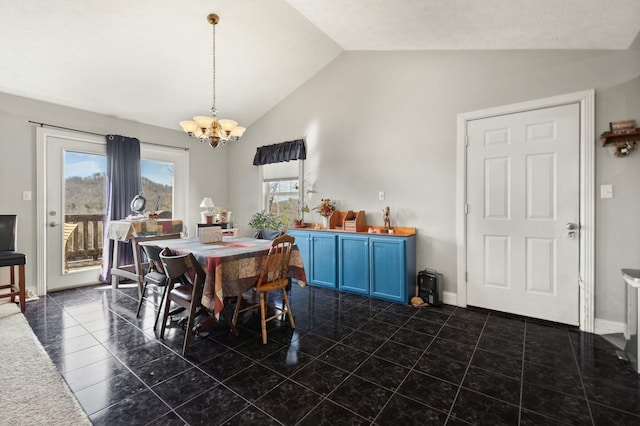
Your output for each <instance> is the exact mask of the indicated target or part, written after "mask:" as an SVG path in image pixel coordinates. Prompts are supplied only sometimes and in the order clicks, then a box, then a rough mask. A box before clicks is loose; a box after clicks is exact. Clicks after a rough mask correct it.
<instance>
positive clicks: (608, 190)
mask: <svg viewBox="0 0 640 426" xmlns="http://www.w3.org/2000/svg"><path fill="white" fill-rule="evenodd" d="M600 198H613V185H600Z"/></svg>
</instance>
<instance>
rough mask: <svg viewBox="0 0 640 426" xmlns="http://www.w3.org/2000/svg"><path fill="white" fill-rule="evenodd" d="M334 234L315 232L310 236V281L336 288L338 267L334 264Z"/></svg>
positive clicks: (335, 248) (335, 253)
mask: <svg viewBox="0 0 640 426" xmlns="http://www.w3.org/2000/svg"><path fill="white" fill-rule="evenodd" d="M336 239H337V237H336V235H335V234H328V233H327V234H325V233H317V234H314V235H313V236H312V237H311V262H312V264H311V283H312V284H316V285H320V286H323V287H328V288H336V286H337V282H336V281H337V277H338V271H337V269H338V267H337V264H336V259H337V258H338V256H336V255H337V247H336V244H337V243H336Z"/></svg>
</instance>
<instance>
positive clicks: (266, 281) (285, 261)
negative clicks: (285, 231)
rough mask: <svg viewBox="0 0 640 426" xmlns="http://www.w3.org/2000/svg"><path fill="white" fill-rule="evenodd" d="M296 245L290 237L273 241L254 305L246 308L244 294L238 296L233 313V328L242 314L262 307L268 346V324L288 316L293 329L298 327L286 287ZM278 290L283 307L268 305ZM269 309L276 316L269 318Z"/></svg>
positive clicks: (263, 339) (263, 330)
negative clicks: (273, 311)
mask: <svg viewBox="0 0 640 426" xmlns="http://www.w3.org/2000/svg"><path fill="white" fill-rule="evenodd" d="M294 243H295V238H294V237H292V236H290V235H282V236H280V237H278V238H276V239H275V240H273V242H272V243H271V248H270V249H269V254H268V255H267V257H266V258H265V260H264V263H263V264H262V270H261V272H260V276H259V278H258V281H257V283H256V286H255V287H254V288H253V290H254V294H253V303H252V304H251V305H249V306H246V304H244V303H243V298H242V294H240V295H238V300H237V302H236V308H235V310H234V313H233V326H234V327H235V326H236V324H237V322H238V315H239V314H240V313H242V312H245V311H248V310H251V309H256V308H258V307H260V325H261V328H262V343H263V344H267V322H269V321H271V320H273V319H275V318H277V317H281V316H283V315H286V316H287V317H288V318H289V323H290V324H291V328H295V327H296V324H295V322H294V320H293V313H292V311H291V306H290V305H289V298H288V297H287V292H286V287H287V285H288V284H289V278H288V277H287V274H288V272H289V259H290V258H291V250H293V244H294ZM278 290H280V291H281V292H282V300H283V301H284V304H283V306H282V307H279V306H276V305H273V304H271V303H268V297H267V296H268V293H269V292H270V291H278ZM256 294H257V295H258V297H259V299H260V301H259V303H256V300H255V299H256ZM243 305H244V306H243ZM245 306H246V307H245ZM267 307H270V308H272V309H274V310H275V311H276V314H275V315H272V316H270V317H269V318H267Z"/></svg>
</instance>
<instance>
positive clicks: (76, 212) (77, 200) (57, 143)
mask: <svg viewBox="0 0 640 426" xmlns="http://www.w3.org/2000/svg"><path fill="white" fill-rule="evenodd" d="M96 139H97V138H96ZM101 142H102V143H101ZM45 146H46V158H47V160H46V220H47V223H46V224H45V226H46V230H47V231H46V283H47V291H56V290H61V289H65V288H72V287H81V286H87V285H93V284H96V283H98V282H99V274H100V263H101V261H100V259H101V253H99V254H98V253H94V252H96V250H97V251H98V252H99V248H101V246H102V242H101V241H100V240H101V238H102V229H97V228H96V226H100V227H101V226H102V216H104V211H99V210H100V205H101V204H100V203H101V202H102V201H103V199H104V190H103V189H102V188H104V172H105V170H104V168H103V166H104V167H106V162H105V161H104V157H105V156H106V149H105V144H104V142H103V141H98V140H94V139H93V138H91V137H87V138H86V139H85V138H84V137H83V138H82V139H81V138H79V137H78V136H77V135H73V136H69V137H65V136H64V134H58V135H55V136H53V135H52V134H49V135H48V136H47V139H46V141H45ZM101 182H102V185H101ZM96 186H97V188H96ZM101 186H102V188H101ZM78 193H81V194H83V195H82V196H79V197H78ZM96 209H98V210H96ZM71 218H73V219H71ZM97 218H99V221H98V222H96V220H97ZM85 219H86V220H85ZM73 224H77V225H75V226H74V225H73ZM65 229H67V230H71V229H73V233H72V234H71V235H68V234H69V232H65ZM94 249H95V250H94Z"/></svg>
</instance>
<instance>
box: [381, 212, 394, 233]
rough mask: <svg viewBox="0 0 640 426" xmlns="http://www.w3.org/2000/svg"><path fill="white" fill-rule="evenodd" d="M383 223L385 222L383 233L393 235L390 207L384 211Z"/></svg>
mask: <svg viewBox="0 0 640 426" xmlns="http://www.w3.org/2000/svg"><path fill="white" fill-rule="evenodd" d="M382 221H383V222H384V227H383V228H382V232H384V233H387V234H389V233H393V232H392V231H391V209H390V208H389V206H387V207H385V208H384V210H382ZM390 231H391V232H390Z"/></svg>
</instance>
